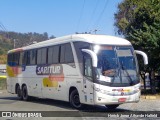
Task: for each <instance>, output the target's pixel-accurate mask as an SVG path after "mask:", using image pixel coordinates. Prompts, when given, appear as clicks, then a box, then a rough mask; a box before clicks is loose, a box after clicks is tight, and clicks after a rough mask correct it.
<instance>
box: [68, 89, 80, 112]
mask: <svg viewBox="0 0 160 120" xmlns="http://www.w3.org/2000/svg"><path fill="white" fill-rule="evenodd" d="M69 102H70V104H71V106H72V107H74V108H76V109H80V108H82V104H81V102H80V97H79V92H78V90H77V88H76V87H70V89H69Z"/></svg>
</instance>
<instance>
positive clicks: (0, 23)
mask: <svg viewBox="0 0 160 120" xmlns="http://www.w3.org/2000/svg"><path fill="white" fill-rule="evenodd" d="M0 27H1V28H2V30H3V31H7V29H6V28H5V26H4V25H3V24H2V22H0Z"/></svg>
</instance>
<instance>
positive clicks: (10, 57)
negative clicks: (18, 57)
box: [7, 53, 13, 66]
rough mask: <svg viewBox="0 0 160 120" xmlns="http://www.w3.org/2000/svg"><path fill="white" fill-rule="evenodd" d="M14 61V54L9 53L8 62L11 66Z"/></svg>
mask: <svg viewBox="0 0 160 120" xmlns="http://www.w3.org/2000/svg"><path fill="white" fill-rule="evenodd" d="M12 61H13V54H12V53H10V54H8V59H7V62H8V65H9V66H12Z"/></svg>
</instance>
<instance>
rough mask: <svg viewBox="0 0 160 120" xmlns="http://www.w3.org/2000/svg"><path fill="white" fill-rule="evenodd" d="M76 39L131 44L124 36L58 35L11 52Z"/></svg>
mask: <svg viewBox="0 0 160 120" xmlns="http://www.w3.org/2000/svg"><path fill="white" fill-rule="evenodd" d="M75 41H83V42H88V43H93V44H104V45H131V43H130V42H129V41H128V40H126V39H123V38H119V37H114V36H108V35H93V34H73V35H68V36H63V37H58V38H54V39H50V40H46V41H43V42H39V43H36V44H32V45H29V46H25V47H22V48H17V49H13V50H10V51H9V52H14V51H19V50H21V49H22V50H27V49H33V48H39V47H45V46H51V45H57V44H63V43H67V42H75Z"/></svg>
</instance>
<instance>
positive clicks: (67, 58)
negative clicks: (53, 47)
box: [65, 43, 74, 63]
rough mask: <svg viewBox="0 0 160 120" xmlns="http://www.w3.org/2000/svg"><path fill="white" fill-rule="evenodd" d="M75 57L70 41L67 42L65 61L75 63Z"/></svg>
mask: <svg viewBox="0 0 160 120" xmlns="http://www.w3.org/2000/svg"><path fill="white" fill-rule="evenodd" d="M73 62H74V58H73V53H72V48H71V45H70V43H67V44H66V45H65V63H73Z"/></svg>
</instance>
